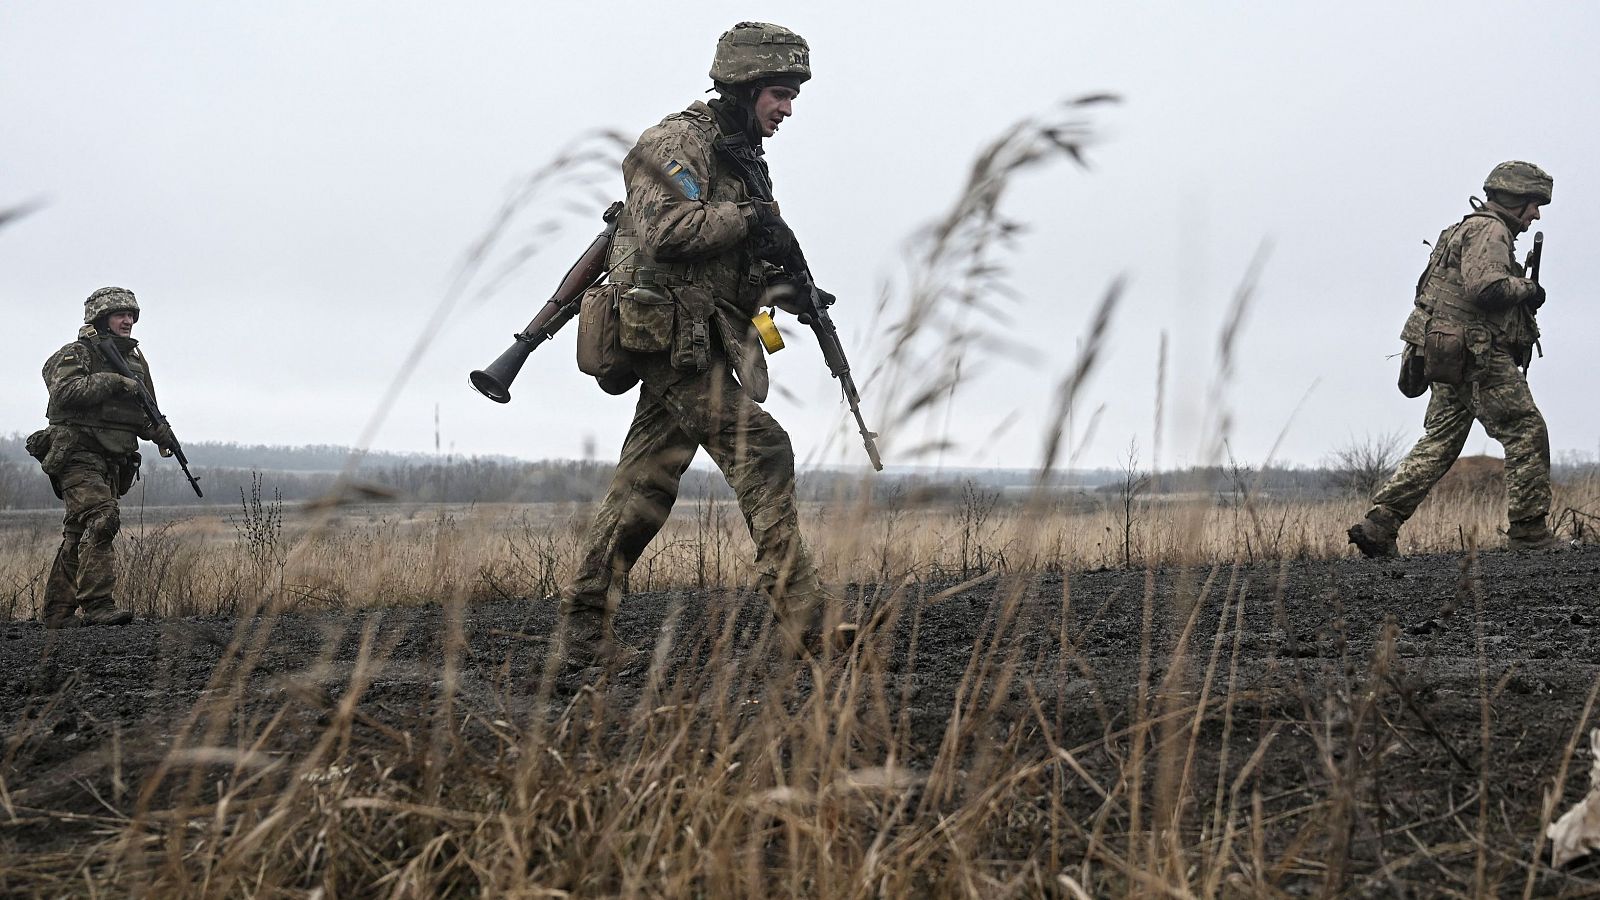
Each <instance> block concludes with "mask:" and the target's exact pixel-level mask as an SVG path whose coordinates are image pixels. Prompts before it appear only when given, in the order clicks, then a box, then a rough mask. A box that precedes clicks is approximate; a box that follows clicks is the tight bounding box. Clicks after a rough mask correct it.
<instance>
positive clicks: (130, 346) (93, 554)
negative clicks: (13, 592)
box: [29, 288, 158, 627]
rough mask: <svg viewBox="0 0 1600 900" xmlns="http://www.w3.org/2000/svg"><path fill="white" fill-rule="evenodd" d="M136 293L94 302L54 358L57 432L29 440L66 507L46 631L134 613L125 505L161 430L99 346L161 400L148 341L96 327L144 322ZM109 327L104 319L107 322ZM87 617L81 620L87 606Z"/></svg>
mask: <svg viewBox="0 0 1600 900" xmlns="http://www.w3.org/2000/svg"><path fill="white" fill-rule="evenodd" d="M138 308H139V307H138V303H137V301H136V300H135V299H134V296H133V293H132V292H130V291H126V290H124V289H122V288H104V289H102V290H99V291H96V292H95V293H94V294H92V295H90V298H89V300H88V302H87V303H85V310H84V321H85V322H86V323H88V324H85V325H84V326H83V328H81V329H80V330H79V332H78V339H77V340H75V341H73V342H72V343H70V344H67V345H66V346H65V347H62V348H61V349H60V350H57V351H56V352H55V353H54V354H52V355H51V357H50V359H49V360H47V361H46V362H45V364H44V369H43V372H42V374H43V376H44V382H45V386H46V388H48V390H49V392H50V401H49V406H48V408H47V412H46V415H47V416H48V418H49V420H50V427H49V428H48V429H46V430H45V431H42V432H38V433H36V434H35V435H33V436H32V437H30V439H29V445H30V450H31V451H33V452H34V453H35V455H36V456H38V457H40V463H41V465H42V466H43V468H44V471H45V474H47V475H48V476H50V484H51V487H53V488H54V489H55V492H56V496H58V497H60V498H61V499H62V500H63V501H64V502H65V503H66V517H65V518H64V520H63V522H62V540H61V547H60V548H59V549H58V550H57V551H56V557H55V562H54V564H53V565H52V566H51V568H50V577H49V580H48V581H47V582H46V584H45V594H44V614H43V619H44V622H45V624H46V625H48V626H51V627H65V626H70V625H75V624H81V623H87V624H122V623H123V622H126V621H128V620H129V619H131V618H132V617H131V615H130V614H128V613H127V612H124V611H119V610H117V608H116V603H115V600H114V599H113V596H114V594H115V592H116V585H117V573H116V564H117V558H116V550H115V546H114V541H115V539H116V536H117V530H118V528H119V526H120V524H121V520H120V517H119V514H118V510H117V498H119V497H121V496H122V495H123V494H125V493H127V490H128V487H129V486H130V485H131V484H132V483H133V479H134V476H135V475H136V473H137V472H138V469H139V452H138V439H139V438H141V437H143V438H145V439H147V440H153V439H156V438H157V437H158V433H157V428H156V426H155V424H154V423H152V422H151V421H150V419H149V417H148V416H147V415H146V414H145V412H144V408H143V407H142V406H140V404H139V398H138V395H137V393H136V388H135V386H134V385H133V384H132V383H131V382H129V380H128V379H127V378H125V377H124V376H122V375H119V374H117V373H116V372H115V371H113V370H112V369H111V366H110V364H109V363H107V362H106V359H105V357H104V356H103V355H102V353H101V351H100V350H99V349H98V348H97V347H95V346H94V342H95V341H98V340H101V339H105V338H107V337H109V340H111V341H112V342H113V343H114V344H115V345H116V347H117V349H118V350H119V351H121V353H122V357H123V359H124V360H125V361H126V362H127V364H128V368H129V370H130V371H132V372H133V373H134V375H135V377H136V378H137V379H138V380H139V381H140V382H142V383H143V384H144V386H145V388H146V389H148V390H150V391H151V392H152V394H153V393H154V385H153V383H152V382H151V380H150V370H149V366H148V364H147V363H146V362H145V358H144V354H143V353H141V352H140V351H139V349H138V347H139V342H138V341H136V340H134V339H133V338H131V337H119V336H115V335H104V334H102V333H101V332H100V331H98V330H97V328H96V324H95V323H96V322H97V321H101V320H103V319H104V318H105V317H106V316H108V315H110V314H111V313H113V312H117V311H121V310H127V311H132V312H134V313H135V314H137V312H138ZM101 324H102V325H103V321H101ZM80 606H81V607H82V608H83V610H84V617H83V619H82V620H81V623H80V620H78V619H77V618H76V616H75V615H74V613H75V612H76V610H77V609H78V607H80Z"/></svg>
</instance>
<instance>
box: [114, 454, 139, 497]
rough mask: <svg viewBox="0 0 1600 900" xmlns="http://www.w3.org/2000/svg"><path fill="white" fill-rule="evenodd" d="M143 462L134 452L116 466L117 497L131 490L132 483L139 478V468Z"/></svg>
mask: <svg viewBox="0 0 1600 900" xmlns="http://www.w3.org/2000/svg"><path fill="white" fill-rule="evenodd" d="M143 462H144V460H143V458H142V457H140V456H139V451H137V450H135V451H133V452H132V453H130V454H128V456H127V458H126V459H124V460H123V461H122V462H121V463H120V464H119V465H118V466H117V496H118V497H121V496H123V495H125V494H127V493H128V491H130V490H132V489H133V483H134V482H135V481H137V480H138V478H139V466H140V464H141V463H143Z"/></svg>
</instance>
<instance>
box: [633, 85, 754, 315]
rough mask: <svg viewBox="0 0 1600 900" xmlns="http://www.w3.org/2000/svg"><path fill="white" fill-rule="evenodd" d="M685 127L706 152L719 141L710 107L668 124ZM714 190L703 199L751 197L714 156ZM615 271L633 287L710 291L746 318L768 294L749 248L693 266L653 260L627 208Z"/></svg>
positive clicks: (699, 107) (711, 186)
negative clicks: (695, 135) (702, 289)
mask: <svg viewBox="0 0 1600 900" xmlns="http://www.w3.org/2000/svg"><path fill="white" fill-rule="evenodd" d="M677 121H681V122H684V123H686V124H687V125H688V126H689V128H690V129H691V130H692V131H693V132H695V133H696V134H697V135H698V136H699V138H700V140H701V141H702V142H703V144H704V146H705V147H707V148H709V147H711V146H712V145H713V144H714V143H715V142H716V140H717V138H718V137H719V135H718V132H717V123H716V115H715V114H714V113H712V112H711V110H710V108H709V107H707V106H706V105H705V104H704V103H699V102H696V103H694V104H693V105H691V106H690V107H689V108H688V109H686V110H684V111H683V112H680V113H674V114H672V115H670V116H668V117H666V118H665V119H663V120H662V124H665V123H667V122H677ZM709 155H710V157H711V167H710V168H711V171H710V178H709V180H710V184H708V185H707V186H706V187H705V193H704V196H703V199H704V200H706V201H708V202H713V203H715V202H723V201H725V202H731V203H746V202H748V201H749V200H750V194H749V192H748V191H747V190H745V186H744V182H742V181H740V180H739V178H738V176H737V175H736V174H735V173H733V172H731V171H729V169H728V167H727V165H726V164H725V163H723V161H722V160H721V158H720V157H719V156H718V155H717V154H716V153H715V152H714V151H713V152H711V153H710V154H709ZM607 265H608V266H609V267H610V269H611V275H610V280H611V281H613V282H617V283H621V284H627V285H646V286H651V285H659V286H662V287H685V286H689V285H695V286H698V287H701V288H704V289H705V290H706V291H707V292H708V293H710V295H711V296H712V297H713V298H715V299H716V300H719V301H722V302H723V303H726V304H731V305H732V306H733V307H734V308H736V309H737V310H738V312H739V313H740V314H742V316H743V317H744V318H748V317H749V316H751V315H754V314H755V312H756V308H757V306H756V300H757V299H758V298H759V297H760V294H761V289H762V286H763V285H762V280H761V270H760V267H759V266H757V265H756V264H755V262H754V260H753V259H752V257H751V256H750V254H749V253H748V252H747V251H746V250H744V249H743V248H734V249H732V250H729V251H727V252H725V253H722V254H720V255H718V256H716V257H713V258H711V259H705V260H697V261H695V262H692V263H682V262H680V263H668V262H658V261H656V260H653V259H651V258H650V257H649V256H647V255H646V254H645V252H644V249H643V248H642V247H641V246H640V244H639V230H638V225H637V224H636V223H635V221H634V217H633V211H632V210H631V209H629V208H627V207H624V208H623V211H622V215H621V216H619V217H618V218H617V233H616V236H615V237H614V238H613V239H612V242H611V254H610V256H609V258H608V259H607Z"/></svg>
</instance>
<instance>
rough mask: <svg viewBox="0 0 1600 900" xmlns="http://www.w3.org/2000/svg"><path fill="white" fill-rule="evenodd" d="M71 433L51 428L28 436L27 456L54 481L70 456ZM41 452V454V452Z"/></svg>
mask: <svg viewBox="0 0 1600 900" xmlns="http://www.w3.org/2000/svg"><path fill="white" fill-rule="evenodd" d="M73 444H74V441H73V440H72V432H70V431H68V430H67V429H65V428H60V427H51V428H46V429H44V430H43V431H36V432H34V433H33V434H30V435H28V445H27V449H28V454H29V455H30V456H33V457H34V458H35V459H37V460H38V461H39V468H41V469H43V470H44V473H45V474H46V475H49V476H50V479H51V481H54V480H55V479H56V478H57V477H58V476H59V475H60V474H61V473H62V472H64V471H66V468H67V457H68V456H71V455H72V448H73ZM41 451H42V452H41Z"/></svg>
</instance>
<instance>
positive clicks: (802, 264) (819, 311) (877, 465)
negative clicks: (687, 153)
mask: <svg viewBox="0 0 1600 900" xmlns="http://www.w3.org/2000/svg"><path fill="white" fill-rule="evenodd" d="M716 147H717V150H718V151H719V152H720V153H722V154H723V156H724V157H725V158H726V159H727V160H728V161H729V162H731V163H732V164H733V168H734V171H735V172H737V173H738V175H739V180H740V181H743V182H744V186H745V190H747V191H749V192H750V196H751V197H752V198H753V199H756V200H761V201H764V202H766V203H772V182H771V180H769V179H768V177H767V171H766V164H765V163H763V162H762V161H761V159H760V158H759V157H758V156H757V155H756V152H757V151H755V150H754V149H753V148H751V147H750V145H749V143H748V142H747V141H745V140H743V139H741V138H726V137H724V138H721V139H719V140H718V141H717V142H716ZM772 215H773V217H775V218H776V217H777V216H778V214H777V213H776V212H775V211H774V212H773V213H772ZM779 221H780V222H781V221H782V220H781V219H779ZM783 227H785V228H788V225H784V226H783ZM793 233H794V232H793V229H790V234H793ZM778 264H779V265H781V266H782V267H783V270H784V271H785V272H787V273H788V275H789V277H790V278H792V279H793V280H794V286H795V289H796V290H797V291H799V293H800V300H801V307H802V308H803V309H804V311H803V312H801V313H800V317H799V318H800V321H801V323H802V324H805V325H809V326H811V332H812V334H815V335H816V336H817V346H818V347H820V348H821V349H822V358H823V360H824V361H825V362H827V364H828V374H830V375H832V376H833V377H834V378H837V379H839V392H840V393H841V394H843V395H844V402H845V403H846V404H848V405H849V407H850V414H851V415H853V416H855V418H856V429H857V430H858V431H860V432H861V442H862V443H863V444H864V445H866V448H867V458H868V459H870V460H871V461H872V468H873V470H874V471H877V472H881V471H883V460H882V458H880V457H879V456H878V433H877V432H875V431H872V430H870V429H868V428H867V422H866V420H865V419H863V418H862V417H861V394H860V392H859V391H857V390H856V380H855V378H853V377H852V376H851V375H850V360H849V359H847V358H845V355H844V344H842V343H840V341H839V329H838V328H837V327H836V326H835V325H834V324H833V317H832V316H830V315H828V307H829V306H830V305H831V304H832V303H833V297H832V296H827V297H824V295H823V294H822V292H820V291H818V290H817V283H816V280H815V279H813V278H812V277H811V267H810V266H809V265H807V264H806V257H805V254H804V253H802V252H800V245H799V243H798V242H796V243H795V244H794V250H793V252H791V253H790V254H789V256H788V258H787V259H784V260H782V261H781V262H779V263H778Z"/></svg>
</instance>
